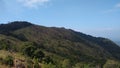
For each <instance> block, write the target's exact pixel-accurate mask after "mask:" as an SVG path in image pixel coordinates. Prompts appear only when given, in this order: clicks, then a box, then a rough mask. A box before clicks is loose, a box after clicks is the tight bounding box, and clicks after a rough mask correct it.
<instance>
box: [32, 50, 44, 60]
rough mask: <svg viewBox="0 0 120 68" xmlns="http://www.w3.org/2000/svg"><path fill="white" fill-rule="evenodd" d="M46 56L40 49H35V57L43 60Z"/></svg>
mask: <svg viewBox="0 0 120 68" xmlns="http://www.w3.org/2000/svg"><path fill="white" fill-rule="evenodd" d="M44 56H45V54H44V53H43V52H42V51H41V50H40V49H37V50H35V52H34V58H36V59H38V60H39V61H41V60H42V59H43V57H44Z"/></svg>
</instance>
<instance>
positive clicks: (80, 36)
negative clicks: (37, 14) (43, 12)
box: [0, 21, 120, 68]
mask: <svg viewBox="0 0 120 68" xmlns="http://www.w3.org/2000/svg"><path fill="white" fill-rule="evenodd" d="M27 48H28V49H27ZM29 48H30V49H29ZM32 48H33V49H32ZM0 49H1V50H6V51H11V52H15V53H22V54H23V55H24V56H27V57H31V59H33V57H34V58H38V57H41V56H37V57H36V54H34V51H35V50H38V49H39V50H41V51H42V52H43V53H44V54H45V56H49V58H51V59H50V60H49V61H50V62H51V63H52V64H53V65H55V66H57V65H59V64H60V65H62V61H64V60H66V59H67V60H69V62H70V63H71V65H72V67H74V66H75V64H77V63H82V64H83V63H84V64H89V65H90V64H91V65H92V66H98V65H100V67H103V66H104V64H106V63H107V61H108V60H113V61H115V62H119V61H120V47H119V46H118V45H116V44H115V43H114V42H113V41H111V40H109V39H107V38H102V37H93V36H90V35H86V34H84V33H81V32H76V31H74V30H72V29H66V28H57V27H45V26H40V25H35V24H31V23H29V22H25V21H15V22H11V23H8V24H1V25H0ZM31 50H32V51H31ZM35 53H36V51H35ZM43 58H44V57H43ZM41 61H44V60H42V58H41ZM40 63H42V62H40ZM59 67H60V66H59ZM60 68H62V67H60Z"/></svg>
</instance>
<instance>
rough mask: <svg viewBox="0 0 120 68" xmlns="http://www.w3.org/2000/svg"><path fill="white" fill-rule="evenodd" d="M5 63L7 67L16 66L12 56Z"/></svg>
mask: <svg viewBox="0 0 120 68" xmlns="http://www.w3.org/2000/svg"><path fill="white" fill-rule="evenodd" d="M4 63H5V64H6V65H9V66H13V65H14V59H13V57H12V56H7V57H6V58H5V59H4Z"/></svg>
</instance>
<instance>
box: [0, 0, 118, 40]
mask: <svg viewBox="0 0 120 68" xmlns="http://www.w3.org/2000/svg"><path fill="white" fill-rule="evenodd" d="M16 20H17V21H20V20H22V21H29V22H32V23H34V24H39V25H44V26H50V27H51V26H55V27H65V28H70V29H74V30H76V31H80V32H83V33H86V34H90V35H93V36H101V37H106V38H110V39H112V40H115V41H116V40H120V0H0V23H7V22H11V21H16Z"/></svg>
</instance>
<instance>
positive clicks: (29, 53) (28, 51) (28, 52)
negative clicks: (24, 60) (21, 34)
mask: <svg viewBox="0 0 120 68" xmlns="http://www.w3.org/2000/svg"><path fill="white" fill-rule="evenodd" d="M35 50H36V48H35V47H34V46H32V45H28V46H26V47H25V48H24V49H23V54H25V55H27V56H29V57H32V58H33V56H34V55H33V54H34V51H35Z"/></svg>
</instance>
